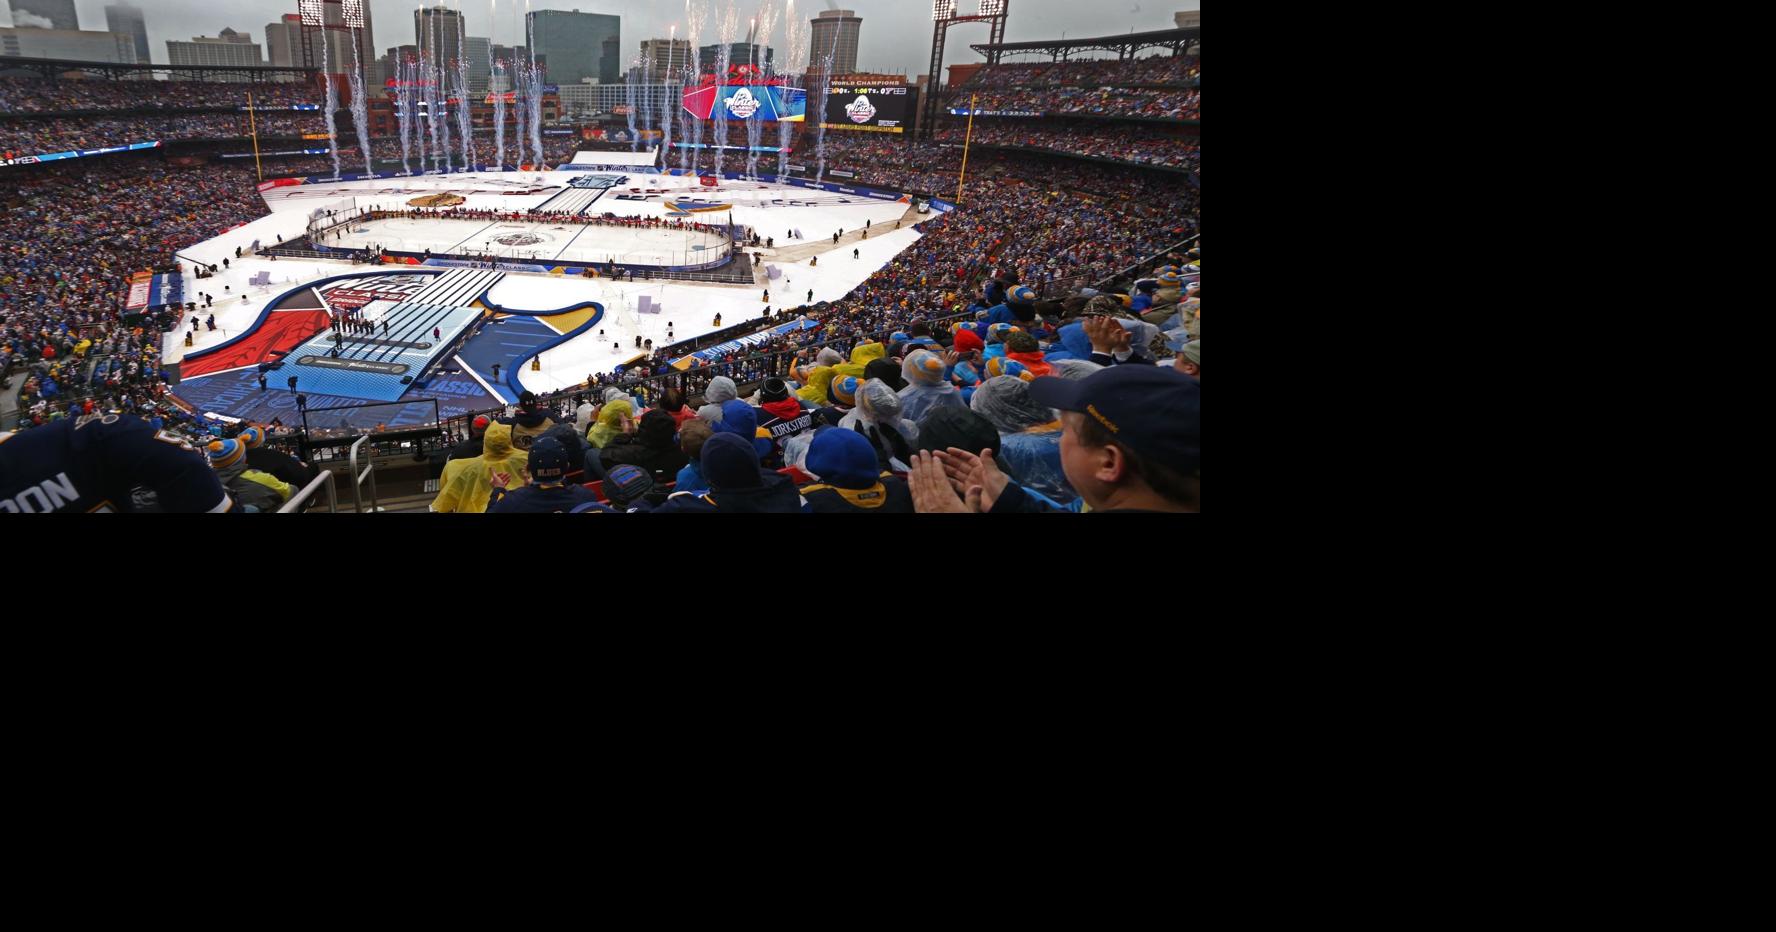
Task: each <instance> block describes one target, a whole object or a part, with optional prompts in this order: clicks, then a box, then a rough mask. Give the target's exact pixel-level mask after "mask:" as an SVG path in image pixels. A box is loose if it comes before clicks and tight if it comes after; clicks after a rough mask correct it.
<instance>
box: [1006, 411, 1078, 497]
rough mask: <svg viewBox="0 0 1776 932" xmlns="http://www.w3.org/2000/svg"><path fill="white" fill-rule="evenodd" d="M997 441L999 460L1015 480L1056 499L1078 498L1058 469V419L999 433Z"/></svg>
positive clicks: (1059, 429)
mask: <svg viewBox="0 0 1776 932" xmlns="http://www.w3.org/2000/svg"><path fill="white" fill-rule="evenodd" d="M999 440H1000V443H1001V446H1000V448H999V453H998V456H997V459H998V462H999V464H1000V465H1002V466H1004V467H1005V473H1006V475H1008V476H1010V477H1011V478H1012V479H1013V480H1014V481H1016V482H1017V483H1019V484H1020V485H1023V486H1025V487H1027V488H1029V489H1030V490H1031V491H1034V492H1040V493H1042V494H1043V495H1045V496H1047V497H1049V498H1051V499H1054V500H1055V501H1057V502H1070V501H1073V500H1074V499H1076V498H1078V497H1079V493H1078V492H1075V491H1073V486H1072V485H1070V484H1069V483H1068V482H1067V474H1066V473H1065V472H1064V471H1063V470H1062V468H1061V428H1060V424H1059V422H1056V423H1054V424H1045V425H1043V426H1041V427H1033V428H1031V429H1029V430H1025V431H1019V432H1017V433H1004V432H1001V433H1000V434H999Z"/></svg>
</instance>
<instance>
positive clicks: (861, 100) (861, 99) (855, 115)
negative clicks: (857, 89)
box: [845, 94, 876, 123]
mask: <svg viewBox="0 0 1776 932" xmlns="http://www.w3.org/2000/svg"><path fill="white" fill-rule="evenodd" d="M845 112H846V113H849V114H850V115H851V122H853V123H868V122H869V121H871V120H873V119H875V118H876V105H875V104H872V103H870V102H869V95H868V94H858V95H857V100H856V102H854V103H852V104H851V106H849V107H846V108H845Z"/></svg>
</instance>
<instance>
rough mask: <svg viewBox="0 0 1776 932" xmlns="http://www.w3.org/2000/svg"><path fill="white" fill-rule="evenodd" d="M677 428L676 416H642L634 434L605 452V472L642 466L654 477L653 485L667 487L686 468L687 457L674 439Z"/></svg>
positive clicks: (654, 413) (661, 413)
mask: <svg viewBox="0 0 1776 932" xmlns="http://www.w3.org/2000/svg"><path fill="white" fill-rule="evenodd" d="M676 433H677V425H676V424H674V423H673V420H672V415H670V414H667V413H666V412H665V411H661V410H658V409H656V410H653V411H649V412H648V413H646V414H644V415H642V416H641V422H640V425H639V426H638V427H637V428H636V430H635V432H634V433H633V434H624V435H621V436H618V437H615V438H613V439H612V440H611V442H610V443H609V444H606V445H605V447H604V449H603V462H604V470H605V473H606V474H607V475H608V474H610V473H611V471H612V468H613V467H615V466H619V465H623V464H631V465H636V466H640V467H641V468H643V469H645V470H647V471H648V472H649V473H650V474H651V475H652V477H653V478H652V484H655V485H666V484H667V483H669V482H673V481H675V480H674V478H673V477H674V476H676V475H677V474H678V471H679V470H680V469H683V468H684V467H685V465H686V460H685V454H684V453H683V452H681V451H680V450H679V448H678V443H677V441H676V440H675V439H674V435H675V434H676Z"/></svg>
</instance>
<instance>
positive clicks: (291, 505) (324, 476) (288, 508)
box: [277, 469, 339, 515]
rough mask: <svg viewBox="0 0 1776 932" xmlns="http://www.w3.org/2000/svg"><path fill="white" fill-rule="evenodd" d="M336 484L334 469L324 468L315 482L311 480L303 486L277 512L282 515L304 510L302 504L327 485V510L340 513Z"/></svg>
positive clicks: (306, 502)
mask: <svg viewBox="0 0 1776 932" xmlns="http://www.w3.org/2000/svg"><path fill="white" fill-rule="evenodd" d="M336 484H337V483H336V480H334V478H333V470H331V469H323V470H321V474H320V475H318V476H316V477H315V479H314V481H313V482H310V483H309V484H308V485H306V486H303V488H302V491H300V492H297V493H296V494H295V495H292V496H290V500H289V501H287V502H285V503H284V507H282V508H279V509H278V510H277V513H278V514H280V515H287V514H295V513H297V512H300V511H301V510H302V506H304V505H306V504H308V500H309V499H311V498H313V497H314V494H315V492H317V491H319V490H320V488H321V487H322V486H326V487H327V511H329V512H331V513H333V514H338V513H339V493H338V490H337V489H336V488H335V485H336Z"/></svg>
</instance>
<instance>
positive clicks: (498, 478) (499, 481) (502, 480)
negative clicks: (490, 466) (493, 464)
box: [487, 472, 512, 489]
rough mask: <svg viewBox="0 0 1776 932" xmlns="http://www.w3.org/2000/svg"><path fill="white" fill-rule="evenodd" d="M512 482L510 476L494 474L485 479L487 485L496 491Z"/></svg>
mask: <svg viewBox="0 0 1776 932" xmlns="http://www.w3.org/2000/svg"><path fill="white" fill-rule="evenodd" d="M511 481H512V474H511V473H505V472H495V473H492V474H491V475H489V476H488V477H487V484H488V485H489V486H491V487H493V488H496V489H503V488H505V487H506V486H507V485H509V484H510V483H511Z"/></svg>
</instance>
